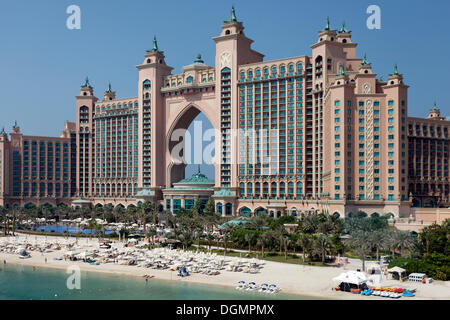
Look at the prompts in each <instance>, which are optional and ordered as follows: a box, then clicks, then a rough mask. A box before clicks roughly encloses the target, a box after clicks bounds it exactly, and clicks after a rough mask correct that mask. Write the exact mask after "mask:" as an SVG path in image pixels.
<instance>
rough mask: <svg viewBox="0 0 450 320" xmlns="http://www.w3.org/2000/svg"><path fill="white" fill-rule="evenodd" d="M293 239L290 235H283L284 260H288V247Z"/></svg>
mask: <svg viewBox="0 0 450 320" xmlns="http://www.w3.org/2000/svg"><path fill="white" fill-rule="evenodd" d="M291 242H292V240H291V239H289V237H288V236H285V237H283V245H284V260H287V251H288V247H289V246H290V245H291Z"/></svg>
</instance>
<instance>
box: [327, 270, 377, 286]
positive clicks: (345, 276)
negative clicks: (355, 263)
mask: <svg viewBox="0 0 450 320" xmlns="http://www.w3.org/2000/svg"><path fill="white" fill-rule="evenodd" d="M333 281H336V282H344V283H351V284H356V285H360V284H363V283H366V282H367V281H369V278H367V276H366V275H365V274H364V273H362V272H357V271H349V272H345V273H341V274H340V275H339V276H337V277H335V278H333Z"/></svg>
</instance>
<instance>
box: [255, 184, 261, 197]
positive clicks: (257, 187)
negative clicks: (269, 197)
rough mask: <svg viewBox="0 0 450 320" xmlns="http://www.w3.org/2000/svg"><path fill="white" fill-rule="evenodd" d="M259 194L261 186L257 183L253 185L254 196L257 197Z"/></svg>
mask: <svg viewBox="0 0 450 320" xmlns="http://www.w3.org/2000/svg"><path fill="white" fill-rule="evenodd" d="M260 193H261V184H260V183H259V182H256V183H255V196H257V197H259V194H260Z"/></svg>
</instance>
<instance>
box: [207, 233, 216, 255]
mask: <svg viewBox="0 0 450 320" xmlns="http://www.w3.org/2000/svg"><path fill="white" fill-rule="evenodd" d="M206 240H207V241H208V251H209V252H211V245H212V242H213V241H214V235H213V234H212V233H211V232H208V233H207V234H206Z"/></svg>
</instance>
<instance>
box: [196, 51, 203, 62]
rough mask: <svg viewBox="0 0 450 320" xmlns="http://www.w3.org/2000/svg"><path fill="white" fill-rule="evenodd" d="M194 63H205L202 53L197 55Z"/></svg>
mask: <svg viewBox="0 0 450 320" xmlns="http://www.w3.org/2000/svg"><path fill="white" fill-rule="evenodd" d="M194 63H204V61H203V60H202V55H201V54H200V53H199V54H198V55H197V59H195V61H194Z"/></svg>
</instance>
